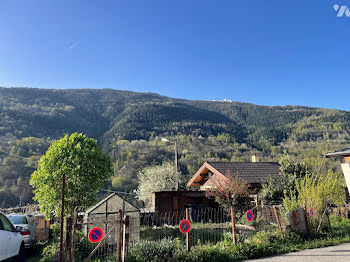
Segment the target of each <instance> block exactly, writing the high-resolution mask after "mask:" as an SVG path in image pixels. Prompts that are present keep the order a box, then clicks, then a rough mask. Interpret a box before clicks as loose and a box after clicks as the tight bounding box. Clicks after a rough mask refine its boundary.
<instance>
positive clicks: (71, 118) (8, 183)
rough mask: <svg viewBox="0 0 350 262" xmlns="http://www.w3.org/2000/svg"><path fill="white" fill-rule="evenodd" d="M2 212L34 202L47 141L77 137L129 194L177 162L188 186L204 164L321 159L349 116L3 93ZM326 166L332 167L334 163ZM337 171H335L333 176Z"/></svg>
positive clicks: (135, 98) (345, 138)
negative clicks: (107, 162)
mask: <svg viewBox="0 0 350 262" xmlns="http://www.w3.org/2000/svg"><path fill="white" fill-rule="evenodd" d="M0 118H1V121H0V163H1V165H0V207H7V206H15V205H18V204H19V203H20V201H21V202H22V203H29V202H32V201H33V200H32V188H31V187H30V185H29V178H30V175H31V173H32V172H33V171H34V170H35V169H36V167H37V161H38V160H39V159H40V157H41V155H42V154H44V153H45V152H46V150H47V149H48V147H49V146H50V145H51V143H52V141H53V140H57V139H60V138H62V137H63V136H64V135H65V134H67V133H69V134H70V133H74V132H83V133H84V134H86V135H87V136H89V137H92V138H95V139H97V140H98V142H99V143H100V144H101V146H102V147H103V150H104V151H105V152H107V153H108V154H109V155H110V156H111V158H112V160H113V163H114V175H113V177H112V178H111V180H110V181H109V182H108V183H107V184H106V186H105V187H106V188H108V189H113V190H120V191H126V192H130V191H133V190H135V189H136V188H137V174H138V173H139V171H140V170H141V169H142V168H144V167H146V166H149V165H151V164H160V163H162V162H163V161H165V160H166V161H173V160H174V145H173V144H170V143H166V142H163V141H162V138H167V139H169V140H170V141H176V142H177V148H178V157H179V168H180V170H181V173H182V176H183V179H182V181H186V180H187V179H188V178H189V177H191V176H192V175H193V174H194V172H195V171H196V170H197V169H198V168H199V166H200V165H201V164H202V163H203V162H204V161H205V160H211V161H219V160H221V161H249V160H250V155H251V154H252V153H253V152H259V155H260V159H261V160H263V161H278V159H279V158H280V156H281V155H282V154H283V153H284V152H286V153H289V154H290V155H292V156H293V157H295V158H296V159H302V160H308V159H309V160H310V161H323V160H322V154H323V153H324V152H326V151H331V150H333V149H339V148H344V147H348V146H349V142H350V133H349V126H350V112H346V111H339V110H331V109H321V108H310V107H304V106H258V105H253V104H247V103H239V102H221V101H190V100H183V99H173V98H168V97H164V96H160V95H158V94H152V93H135V92H129V91H120V90H111V89H99V90H91V89H71V90H50V89H33V88H0ZM330 164H331V165H332V164H334V163H333V162H330ZM336 167H337V165H336V164H334V168H336Z"/></svg>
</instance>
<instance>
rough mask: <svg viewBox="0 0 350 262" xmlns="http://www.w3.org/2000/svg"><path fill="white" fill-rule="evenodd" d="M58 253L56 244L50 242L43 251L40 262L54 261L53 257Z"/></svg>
mask: <svg viewBox="0 0 350 262" xmlns="http://www.w3.org/2000/svg"><path fill="white" fill-rule="evenodd" d="M57 251H58V242H51V243H49V244H47V246H46V247H45V248H44V249H43V252H42V254H41V259H40V262H51V261H55V256H56V254H57Z"/></svg>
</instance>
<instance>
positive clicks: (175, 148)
mask: <svg viewBox="0 0 350 262" xmlns="http://www.w3.org/2000/svg"><path fill="white" fill-rule="evenodd" d="M174 143H175V147H174V150H175V170H176V171H177V170H178V164H177V145H176V141H175V142H174Z"/></svg>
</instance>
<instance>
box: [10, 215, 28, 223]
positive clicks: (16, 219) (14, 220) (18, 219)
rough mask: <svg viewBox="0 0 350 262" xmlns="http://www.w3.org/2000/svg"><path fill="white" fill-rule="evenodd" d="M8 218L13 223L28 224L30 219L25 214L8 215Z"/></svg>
mask: <svg viewBox="0 0 350 262" xmlns="http://www.w3.org/2000/svg"><path fill="white" fill-rule="evenodd" d="M8 219H9V220H10V221H11V222H12V224H28V220H27V218H26V217H25V216H8Z"/></svg>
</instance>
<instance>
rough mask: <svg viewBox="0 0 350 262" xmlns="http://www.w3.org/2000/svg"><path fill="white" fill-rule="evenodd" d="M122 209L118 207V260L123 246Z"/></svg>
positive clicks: (120, 259)
mask: <svg viewBox="0 0 350 262" xmlns="http://www.w3.org/2000/svg"><path fill="white" fill-rule="evenodd" d="M123 215H124V214H123V210H122V209H119V216H120V218H119V247H118V261H119V262H122V247H123Z"/></svg>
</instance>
